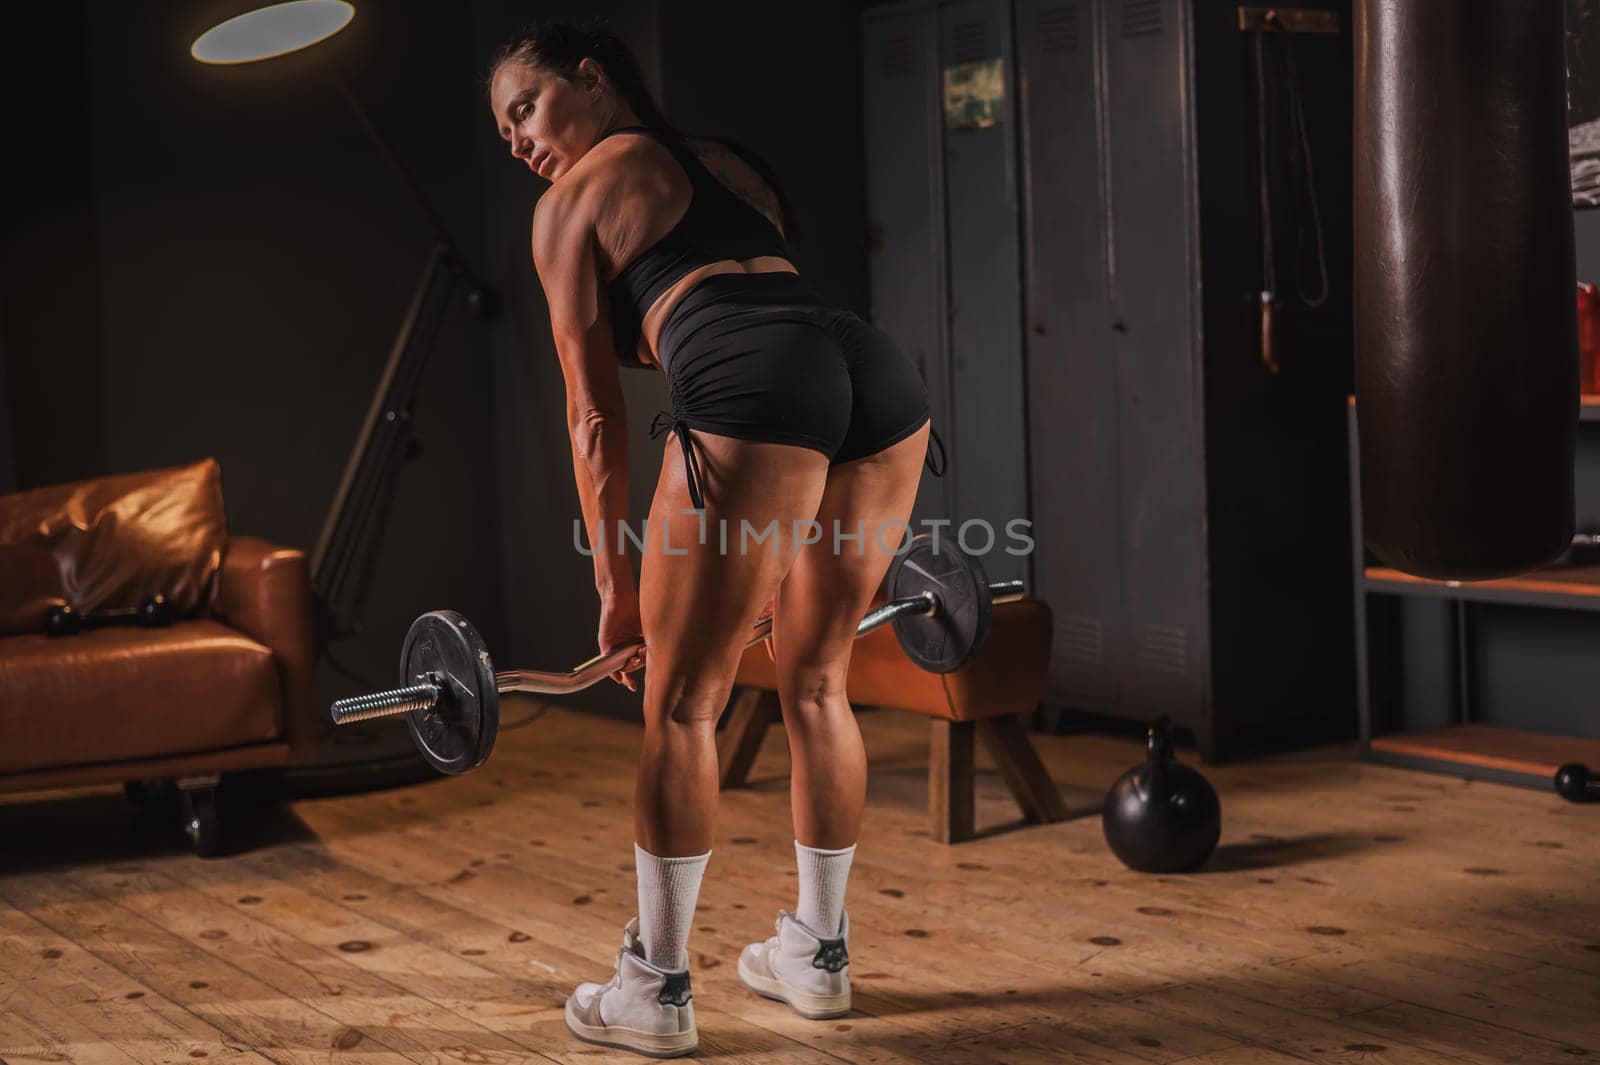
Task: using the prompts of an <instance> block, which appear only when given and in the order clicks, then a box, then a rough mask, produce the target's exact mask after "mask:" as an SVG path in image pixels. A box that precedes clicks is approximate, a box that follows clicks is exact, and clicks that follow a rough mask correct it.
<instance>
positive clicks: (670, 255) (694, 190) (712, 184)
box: [600, 126, 794, 366]
mask: <svg viewBox="0 0 1600 1065" xmlns="http://www.w3.org/2000/svg"><path fill="white" fill-rule="evenodd" d="M616 133H638V134H640V135H642V136H646V137H649V138H650V139H652V140H654V141H656V142H657V143H658V144H660V145H662V146H663V147H664V148H666V149H667V151H669V152H671V153H672V157H673V158H674V159H676V160H677V161H678V165H679V166H681V167H683V170H684V173H685V174H687V175H688V178H689V206H688V208H687V209H686V210H685V211H684V212H683V217H682V218H680V219H679V220H678V224H677V225H675V226H673V227H672V229H671V231H670V232H668V233H667V235H666V236H664V237H662V238H661V239H660V240H658V241H656V242H655V243H654V244H652V245H651V246H650V247H648V248H646V249H645V250H644V251H642V252H640V253H639V254H638V255H636V256H634V258H633V261H632V262H630V263H628V265H627V266H625V267H623V268H622V270H621V271H620V272H619V273H618V274H617V276H616V277H615V278H613V279H612V280H611V283H610V284H609V285H607V286H606V293H607V295H608V296H609V297H610V300H611V334H612V337H613V338H614V339H615V341H616V347H617V358H618V359H619V360H621V362H622V364H623V365H624V366H642V365H644V364H643V363H641V362H640V361H639V358H638V348H639V333H640V330H641V329H642V328H643V321H644V315H645V312H647V311H648V310H649V309H650V307H651V306H652V305H653V304H654V303H655V301H656V299H657V298H658V297H659V296H660V295H661V294H662V293H663V292H665V291H666V290H667V289H669V288H671V287H672V286H673V285H674V284H676V283H677V282H678V281H679V280H680V279H681V278H683V277H684V275H686V274H688V273H689V272H690V271H693V270H698V269H699V268H700V267H702V266H709V265H711V264H712V263H718V262H723V261H724V260H727V259H754V258H756V257H757V256H762V255H774V256H778V257H780V258H783V259H787V260H789V261H790V262H793V261H794V252H793V251H792V250H791V249H790V248H789V245H788V244H787V243H785V242H784V239H783V236H782V234H780V233H779V232H778V230H777V227H775V226H774V225H773V224H772V223H771V221H769V220H768V219H767V217H766V216H765V215H763V214H762V213H761V212H760V211H758V210H756V209H755V208H754V207H752V206H750V205H749V204H748V203H746V202H745V201H744V200H742V199H740V198H739V196H738V194H737V193H735V192H733V190H731V189H729V188H728V187H727V186H726V185H724V184H723V183H722V182H721V181H718V180H717V178H716V176H715V175H714V174H712V173H711V171H709V170H707V169H706V167H705V164H704V163H702V162H700V160H699V158H698V157H697V156H696V155H695V154H694V152H693V150H691V149H690V148H689V146H688V145H687V144H685V143H684V142H683V141H682V140H680V139H679V138H677V137H672V136H669V135H667V134H664V133H661V132H659V131H657V130H653V129H650V128H649V127H647V126H622V127H619V128H617V129H613V130H609V131H608V132H606V133H605V134H603V135H602V136H601V138H600V139H601V140H604V139H605V138H606V137H609V136H611V135H612V134H616Z"/></svg>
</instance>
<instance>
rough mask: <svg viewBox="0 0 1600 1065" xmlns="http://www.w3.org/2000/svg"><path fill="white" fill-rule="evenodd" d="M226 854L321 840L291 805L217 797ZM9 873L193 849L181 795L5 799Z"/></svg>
mask: <svg viewBox="0 0 1600 1065" xmlns="http://www.w3.org/2000/svg"><path fill="white" fill-rule="evenodd" d="M218 820H219V822H220V824H221V827H222V841H223V854H222V855H221V856H226V855H229V854H241V853H244V852H246V851H252V850H256V849H257V848H260V847H268V846H271V845H273V844H275V843H289V842H301V841H307V840H315V839H316V838H317V837H316V833H314V832H312V831H311V829H310V828H308V827H307V826H306V824H305V822H303V821H301V820H300V818H299V817H298V816H297V815H296V814H295V813H294V811H293V810H292V809H290V808H289V807H288V806H287V805H284V804H282V803H274V802H256V801H248V800H244V799H239V798H230V797H229V796H228V795H227V793H226V792H225V791H224V792H222V793H221V794H219V797H218ZM0 839H3V840H5V850H6V857H5V871H6V872H12V873H37V872H48V871H50V870H54V869H61V868H66V867H70V866H75V865H83V864H85V863H92V862H105V861H125V860H128V859H137V858H151V857H159V856H163V855H175V854H186V853H190V852H191V851H192V849H193V848H191V847H190V845H189V840H188V838H187V837H186V836H185V835H184V833H183V828H182V824H181V819H180V817H179V813H178V801H177V796H176V795H175V794H171V793H168V794H163V795H157V796H155V797H154V798H152V799H150V800H149V801H148V802H144V803H139V804H136V803H134V802H132V801H130V800H129V799H127V798H126V797H124V796H123V795H121V794H119V793H116V792H105V793H98V794H87V795H75V796H71V797H67V798H50V799H39V800H35V801H26V800H25V801H21V802H7V803H0Z"/></svg>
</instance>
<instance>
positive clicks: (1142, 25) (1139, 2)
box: [1122, 0, 1161, 37]
mask: <svg viewBox="0 0 1600 1065" xmlns="http://www.w3.org/2000/svg"><path fill="white" fill-rule="evenodd" d="M1160 32H1161V0H1122V35H1123V36H1124V37H1152V36H1155V35H1157V34H1159V33H1160Z"/></svg>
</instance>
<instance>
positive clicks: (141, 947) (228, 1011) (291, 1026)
mask: <svg viewBox="0 0 1600 1065" xmlns="http://www.w3.org/2000/svg"><path fill="white" fill-rule="evenodd" d="M0 895H3V896H4V897H5V899H6V900H7V901H8V902H10V903H11V905H13V906H15V907H16V908H17V909H19V910H22V911H23V912H24V913H26V914H28V915H29V916H31V917H33V918H34V919H35V920H37V921H38V922H39V923H40V924H43V925H45V926H46V927H47V928H50V929H51V930H52V931H54V932H55V933H56V934H58V935H61V936H65V937H68V938H71V939H73V940H75V941H76V942H78V943H79V944H80V945H82V946H83V948H84V949H85V950H87V951H89V952H90V953H92V954H94V955H95V956H96V957H98V958H99V959H100V960H101V961H103V962H105V963H106V964H107V965H109V966H110V967H111V968H113V969H116V970H117V971H119V972H121V973H123V974H124V975H126V976H127V977H128V978H129V979H130V980H133V981H137V982H138V983H140V984H143V985H145V986H147V987H151V988H155V989H157V990H159V991H160V992H162V993H163V994H164V995H165V996H166V997H167V998H169V999H171V1000H172V1001H174V1002H177V1003H179V1004H180V1005H182V1006H183V1007H184V1008H185V1009H187V1010H189V1011H190V1012H191V1013H194V1014H195V1015H196V1016H198V1017H200V1018H201V1019H202V1020H205V1021H206V1022H208V1023H209V1024H211V1025H212V1026H213V1027H215V1028H217V1029H218V1030H220V1031H222V1032H223V1033H224V1035H225V1036H226V1038H227V1039H228V1041H230V1042H237V1043H240V1044H243V1045H246V1046H250V1047H252V1048H255V1049H258V1050H260V1051H261V1052H262V1053H263V1054H265V1055H266V1056H268V1057H270V1058H272V1059H273V1060H274V1061H277V1062H281V1063H299V1062H305V1063H317V1065H334V1063H341V1065H342V1063H344V1062H347V1061H349V1060H351V1059H352V1057H353V1056H359V1057H360V1058H361V1059H362V1060H366V1059H368V1058H370V1057H372V1056H373V1055H374V1054H377V1055H378V1056H380V1057H387V1058H388V1059H390V1060H402V1059H405V1060H422V1059H418V1058H409V1059H407V1058H406V1056H405V1055H403V1054H402V1053H401V1052H399V1051H398V1050H396V1048H395V1047H394V1046H392V1045H390V1044H389V1043H387V1042H385V1041H384V1039H383V1038H382V1037H381V1035H380V1033H377V1032H371V1031H365V1030H361V1029H353V1028H350V1027H349V1026H347V1025H344V1024H342V1023H340V1022H339V1021H337V1020H336V1019H335V1018H333V1017H330V1016H328V1015H327V1014H326V1013H323V1012H321V1011H320V1010H318V1009H316V1008H315V1006H313V1005H312V1004H311V1003H310V1002H308V1001H306V1000H305V999H302V998H297V997H288V996H285V995H283V994H281V993H279V992H277V991H275V990H273V989H272V988H270V987H268V986H266V985H265V984H263V983H261V982H260V981H259V980H256V979H255V978H254V977H253V976H252V975H250V974H249V973H248V972H246V971H244V970H242V969H239V968H237V967H235V966H233V965H231V964H228V963H227V962H225V961H221V960H218V959H215V958H213V957H211V956H209V955H207V954H206V953H205V952H203V951H201V950H198V949H197V948H195V947H193V946H191V945H190V944H189V943H187V942H185V941H184V940H182V939H181V938H179V937H177V936H175V935H172V934H171V933H168V932H166V931H164V930H162V929H161V928H159V927H156V926H154V925H151V924H150V923H149V922H148V921H145V920H144V919H143V918H141V917H139V916H137V915H136V914H133V913H130V912H128V911H126V910H122V909H120V908H118V907H116V906H115V905H113V904H112V903H109V902H107V901H105V900H104V899H101V898H98V897H96V896H94V895H91V894H89V893H88V892H86V891H84V890H83V889H81V888H79V887H77V886H76V885H75V884H73V883H72V882H71V881H70V880H68V879H67V878H66V877H63V876H48V875H45V874H32V875H28V876H19V877H9V878H6V879H5V880H3V881H0ZM311 994H314V992H311ZM308 997H310V995H308Z"/></svg>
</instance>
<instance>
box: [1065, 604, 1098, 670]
mask: <svg viewBox="0 0 1600 1065" xmlns="http://www.w3.org/2000/svg"><path fill="white" fill-rule="evenodd" d="M1105 660H1106V641H1105V627H1104V626H1103V625H1101V624H1100V619H1099V618H1086V617H1075V616H1071V615H1069V616H1067V617H1064V618H1062V619H1061V657H1060V661H1062V662H1063V663H1066V664H1070V665H1074V666H1102V665H1104V664H1105Z"/></svg>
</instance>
